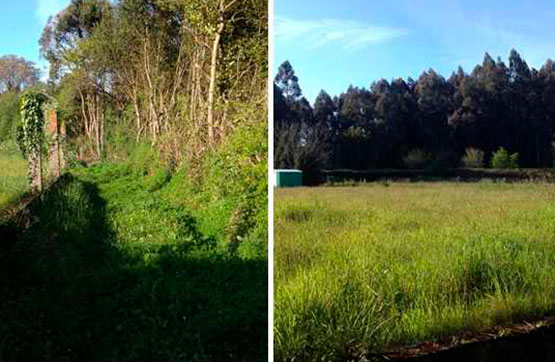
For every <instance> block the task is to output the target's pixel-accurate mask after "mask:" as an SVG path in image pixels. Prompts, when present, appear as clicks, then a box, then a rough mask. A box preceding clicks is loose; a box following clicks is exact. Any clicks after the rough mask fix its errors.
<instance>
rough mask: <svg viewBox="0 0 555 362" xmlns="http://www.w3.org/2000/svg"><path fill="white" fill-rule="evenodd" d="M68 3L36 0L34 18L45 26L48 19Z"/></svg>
mask: <svg viewBox="0 0 555 362" xmlns="http://www.w3.org/2000/svg"><path fill="white" fill-rule="evenodd" d="M67 3H68V0H37V9H36V11H35V15H36V17H37V18H38V19H39V20H40V21H41V22H42V23H43V24H46V22H47V21H48V18H49V17H51V16H54V15H56V14H57V13H58V12H59V11H60V10H62V9H63V8H64V7H65V6H66V5H67Z"/></svg>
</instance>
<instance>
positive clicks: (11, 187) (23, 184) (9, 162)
mask: <svg viewBox="0 0 555 362" xmlns="http://www.w3.org/2000/svg"><path fill="white" fill-rule="evenodd" d="M4 151H5V150H4V149H2V148H1V147H0V210H2V209H3V208H4V207H6V206H7V205H9V204H10V203H12V202H14V201H15V200H17V198H18V197H19V196H21V195H22V194H23V193H24V192H25V191H27V187H28V183H27V162H26V161H25V160H24V159H23V158H22V157H21V156H19V155H17V154H14V153H11V152H4Z"/></svg>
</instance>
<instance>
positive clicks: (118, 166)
mask: <svg viewBox="0 0 555 362" xmlns="http://www.w3.org/2000/svg"><path fill="white" fill-rule="evenodd" d="M237 146H238V145H235V144H233V142H230V143H229V145H228V146H227V147H228V148H226V149H223V150H218V151H217V152H215V153H214V155H213V156H212V157H211V158H207V160H206V162H207V165H214V166H216V165H218V166H219V167H220V171H214V172H206V175H204V176H203V178H202V179H201V180H193V179H192V178H191V177H190V176H189V170H188V169H187V166H186V165H183V166H181V167H179V168H175V167H172V166H171V165H167V164H164V163H163V162H159V161H158V156H157V155H156V154H155V153H153V151H151V150H150V149H149V148H148V147H147V146H143V147H141V148H139V149H137V150H136V151H135V152H136V155H135V156H133V155H132V156H131V157H130V158H129V159H128V161H126V162H120V163H109V162H107V163H102V164H98V165H96V166H92V167H78V168H75V169H73V170H72V171H71V174H72V176H71V177H69V178H68V180H67V181H65V182H64V183H63V185H61V186H59V187H57V188H55V189H54V190H52V191H49V192H48V193H47V194H46V195H45V196H44V197H43V200H42V202H41V203H39V204H38V205H36V206H35V208H34V210H32V214H33V215H34V219H33V220H34V222H35V223H34V224H33V226H32V227H31V228H30V229H28V230H23V229H19V228H18V227H14V226H13V225H12V226H11V231H10V235H15V236H12V237H11V238H10V239H11V240H10V241H9V242H7V241H4V240H2V245H1V246H0V248H1V249H0V295H2V298H1V299H0V300H1V303H2V304H1V308H0V318H1V320H2V324H0V360H2V361H21V360H26V361H30V360H42V361H83V360H90V361H93V360H94V361H145V360H151V361H228V360H233V361H261V360H264V359H265V358H266V354H267V346H266V331H267V314H266V311H267V304H266V303H267V296H266V295H267V294H266V293H267V285H266V281H267V266H266V264H267V260H266V234H265V230H266V220H265V218H266V214H265V212H264V210H265V208H266V199H265V197H262V190H264V195H265V179H266V176H265V166H260V165H257V164H252V165H248V166H245V165H243V167H242V168H240V169H239V170H237V169H235V168H234V166H230V162H233V161H234V160H231V161H230V160H229V159H226V157H228V156H226V155H231V154H238V153H237V152H236V151H237V149H236V147H237ZM251 146H252V147H250V146H249V145H244V144H243V145H241V147H246V148H245V149H244V150H243V151H244V152H242V155H243V156H244V157H245V159H244V162H250V161H249V159H248V158H249V157H248V155H251V156H252V155H256V154H258V153H259V152H265V150H264V149H263V148H262V149H259V148H260V147H258V148H256V147H255V146H254V145H251ZM235 157H242V156H241V155H239V156H235ZM263 169H264V170H263ZM262 171H264V173H263V172H262ZM233 172H234V173H233ZM252 183H255V184H256V185H254V186H251V184H252ZM237 215H240V216H237ZM237 220H239V221H237ZM234 223H237V224H239V225H242V226H234ZM0 227H3V228H8V227H10V226H9V225H4V226H0ZM235 228H237V229H238V230H235ZM0 231H1V230H0ZM4 235H7V234H6V233H5V234H4Z"/></svg>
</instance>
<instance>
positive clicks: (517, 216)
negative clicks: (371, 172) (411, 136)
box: [275, 182, 555, 360]
mask: <svg viewBox="0 0 555 362" xmlns="http://www.w3.org/2000/svg"><path fill="white" fill-rule="evenodd" d="M554 195H555V186H553V185H549V184H533V183H525V184H505V183H492V182H483V183H474V184H465V183H415V184H410V183H391V184H377V183H376V184H368V185H366V186H360V187H341V188H325V187H322V188H299V189H285V190H283V189H279V190H277V191H276V206H275V219H276V222H275V253H276V266H275V285H276V294H275V295H276V299H275V308H276V313H275V333H276V337H275V339H276V346H275V349H276V357H277V360H292V359H293V358H294V357H296V359H295V360H320V359H321V358H324V359H327V360H338V359H348V358H350V357H352V356H356V355H359V354H361V353H368V352H380V351H383V350H384V349H387V348H390V347H392V346H397V345H407V344H412V343H415V342H419V341H424V340H429V339H433V338H435V337H439V336H445V335H451V334H456V333H457V332H460V331H462V330H478V329H483V328H487V327H491V326H493V325H495V324H498V323H501V322H509V321H514V320H518V319H521V318H529V317H534V316H540V315H543V314H546V313H549V312H551V311H553V310H554V307H555V299H554V297H555V275H554V274H553V271H554V270H555V197H554Z"/></svg>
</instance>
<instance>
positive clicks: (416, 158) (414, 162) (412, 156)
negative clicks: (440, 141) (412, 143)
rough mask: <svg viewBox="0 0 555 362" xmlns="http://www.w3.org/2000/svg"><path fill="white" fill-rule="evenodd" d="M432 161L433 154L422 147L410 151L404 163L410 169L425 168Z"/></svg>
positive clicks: (404, 158)
mask: <svg viewBox="0 0 555 362" xmlns="http://www.w3.org/2000/svg"><path fill="white" fill-rule="evenodd" d="M430 161H432V156H431V155H430V154H429V153H427V152H425V151H424V150H422V149H420V148H417V149H414V150H411V151H409V153H408V154H407V155H406V156H405V157H403V163H404V164H405V166H406V167H407V168H410V169H423V168H425V167H426V166H427V165H429V164H430Z"/></svg>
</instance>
